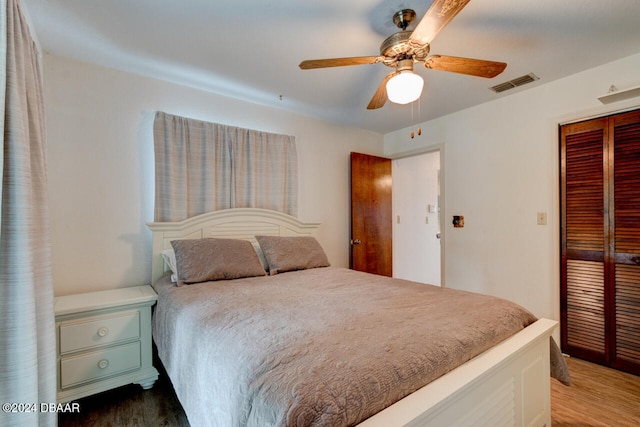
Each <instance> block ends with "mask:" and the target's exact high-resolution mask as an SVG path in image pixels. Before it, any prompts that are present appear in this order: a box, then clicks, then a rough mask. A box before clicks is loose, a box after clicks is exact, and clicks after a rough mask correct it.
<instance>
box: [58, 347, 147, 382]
mask: <svg viewBox="0 0 640 427" xmlns="http://www.w3.org/2000/svg"><path fill="white" fill-rule="evenodd" d="M140 366H141V360H140V342H139V341H137V342H132V343H129V344H124V345H120V346H117V347H113V348H108V349H104V350H101V351H95V352H91V353H84V354H81V355H78V356H70V357H65V358H62V359H61V360H60V387H61V388H63V389H64V388H66V387H71V386H75V385H77V384H82V383H85V382H88V381H92V380H97V379H100V378H104V377H108V376H111V375H116V374H119V373H122V372H127V371H132V370H135V369H140Z"/></svg>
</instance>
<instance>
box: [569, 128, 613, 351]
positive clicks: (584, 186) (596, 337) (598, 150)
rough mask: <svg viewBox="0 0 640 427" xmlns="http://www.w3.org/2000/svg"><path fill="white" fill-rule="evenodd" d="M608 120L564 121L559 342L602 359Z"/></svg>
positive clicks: (573, 349) (604, 319)
mask: <svg viewBox="0 0 640 427" xmlns="http://www.w3.org/2000/svg"><path fill="white" fill-rule="evenodd" d="M606 136H607V129H606V120H597V121H590V122H586V123H576V124H572V125H568V126H564V127H563V128H562V130H561V139H562V149H561V154H562V156H561V157H562V166H563V171H562V183H561V186H562V193H563V194H562V196H563V197H562V202H563V206H562V211H563V218H562V220H563V224H562V225H563V226H562V231H563V236H562V242H563V244H562V276H563V280H562V282H563V286H562V298H561V299H562V307H561V308H562V314H563V319H562V320H563V322H562V332H563V334H562V341H563V343H562V344H563V350H564V351H565V352H567V353H569V354H572V355H575V356H579V357H583V358H586V359H588V360H592V361H594V362H599V363H604V362H605V330H606V316H605V297H606V294H605V286H604V278H605V274H606V272H605V262H604V261H605V248H606V245H605V234H604V230H605V227H606V226H607V225H608V224H606V223H605V221H606V219H607V217H606V216H605V214H604V213H605V199H604V197H603V195H604V189H605V185H606V182H605V170H604V168H603V162H604V158H605V151H606V145H605V143H604V141H605V140H606Z"/></svg>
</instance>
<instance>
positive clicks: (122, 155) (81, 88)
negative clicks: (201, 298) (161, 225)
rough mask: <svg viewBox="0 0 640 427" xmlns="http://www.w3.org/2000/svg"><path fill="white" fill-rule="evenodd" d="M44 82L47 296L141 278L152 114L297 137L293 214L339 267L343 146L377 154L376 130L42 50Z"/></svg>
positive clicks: (146, 275)
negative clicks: (49, 249)
mask: <svg viewBox="0 0 640 427" xmlns="http://www.w3.org/2000/svg"><path fill="white" fill-rule="evenodd" d="M44 86H45V114H46V120H47V147H48V178H49V192H50V215H51V233H52V245H53V274H54V291H55V294H56V295H65V294H69V293H75V292H88V291H93V290H101V289H110V288H119V287H127V286H134V285H140V284H146V283H149V281H150V274H151V273H150V271H151V266H150V263H151V261H150V260H151V254H150V245H151V243H150V237H151V234H150V232H149V231H148V229H147V227H146V225H145V224H146V223H147V222H149V221H152V220H153V203H154V155H153V134H152V125H153V117H154V113H155V111H157V110H161V111H165V112H168V113H172V114H178V115H182V116H186V117H192V118H196V119H200V120H207V121H211V122H217V123H222V124H227V125H232V126H239V127H245V128H251V129H257V130H262V131H267V132H274V133H282V134H287V135H294V136H295V137H296V142H297V147H298V158H299V171H300V199H299V217H300V218H301V219H303V220H307V221H320V222H322V223H323V225H322V227H321V229H320V231H319V236H318V238H319V240H320V242H321V244H322V245H323V247H324V248H325V250H326V252H327V255H328V257H329V260H330V261H331V263H332V264H333V265H335V266H343V267H346V266H348V261H349V255H348V254H349V253H348V251H349V245H348V242H349V192H348V185H349V173H348V170H349V153H350V152H351V151H358V152H363V153H368V154H373V155H380V154H382V148H383V144H382V143H383V137H382V135H379V134H376V133H373V132H367V131H363V130H358V129H352V128H346V127H338V126H334V125H330V124H327V123H323V122H320V121H317V120H312V119H309V118H305V117H302V116H299V115H295V114H291V113H287V112H283V111H279V110H275V109H270V108H266V107H263V106H260V105H255V104H250V103H246V102H241V101H237V100H233V99H229V98H224V97H221V96H218V95H215V94H212V93H207V92H202V91H198V90H195V89H191V88H187V87H182V86H178V85H175V84H171V83H167V82H163V81H159V80H154V79H150V78H145V77H140V76H136V75H132V74H128V73H123V72H120V71H115V70H112V69H107V68H102V67H97V66H93V65H88V64H85V63H80V62H76V61H73V60H69V59H66V58H61V57H57V56H53V55H49V54H47V55H45V57H44Z"/></svg>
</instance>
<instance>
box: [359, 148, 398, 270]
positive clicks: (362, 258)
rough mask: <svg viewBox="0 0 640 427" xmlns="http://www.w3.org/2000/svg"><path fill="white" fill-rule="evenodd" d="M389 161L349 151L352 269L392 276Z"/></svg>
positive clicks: (390, 178)
mask: <svg viewBox="0 0 640 427" xmlns="http://www.w3.org/2000/svg"><path fill="white" fill-rule="evenodd" d="M391 187H392V177H391V160H390V159H386V158H383V157H376V156H370V155H367V154H360V153H351V257H350V258H351V259H350V265H351V268H352V269H354V270H358V271H366V272H368V273H374V274H379V275H383V276H391V275H392V252H391V251H392V244H391V242H392V234H391V230H392V216H391V215H392V199H391Z"/></svg>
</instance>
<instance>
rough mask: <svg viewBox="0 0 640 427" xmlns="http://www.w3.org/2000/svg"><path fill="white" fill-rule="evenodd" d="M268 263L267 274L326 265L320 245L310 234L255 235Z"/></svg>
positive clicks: (324, 255)
mask: <svg viewBox="0 0 640 427" xmlns="http://www.w3.org/2000/svg"><path fill="white" fill-rule="evenodd" d="M256 240H257V241H258V243H259V244H260V248H261V249H262V253H263V254H264V257H265V259H266V260H267V263H268V264H269V274H271V275H274V274H278V273H282V272H285V271H292V270H305V269H307V268H317V267H328V266H329V265H330V264H329V260H328V259H327V255H326V254H325V253H324V250H323V249H322V246H320V243H318V241H317V240H316V238H315V237H312V236H293V237H289V236H286V237H283V236H256Z"/></svg>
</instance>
